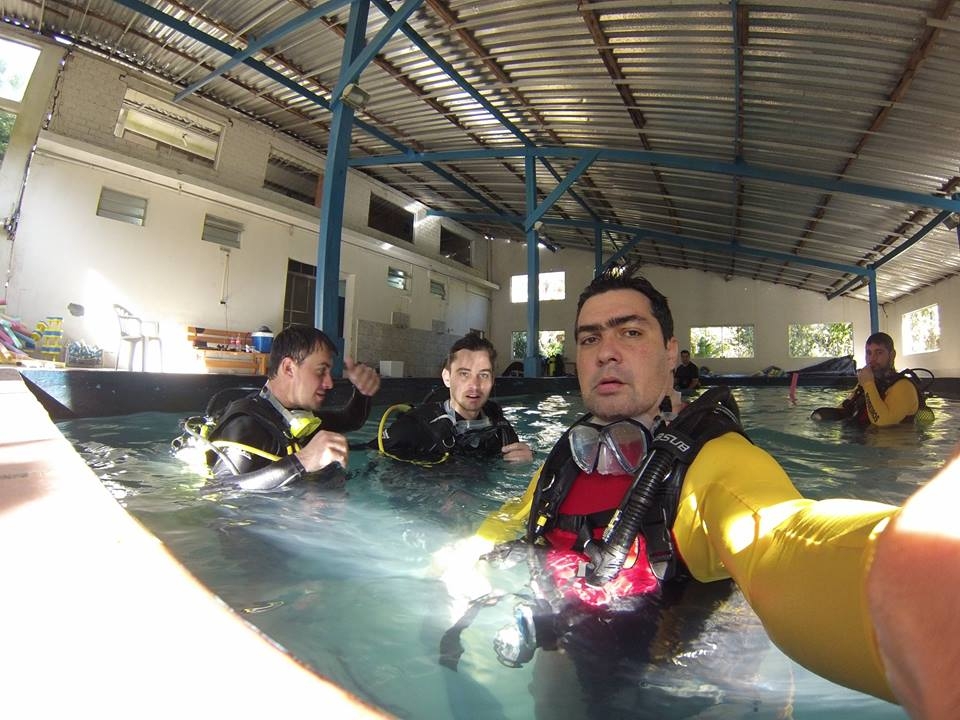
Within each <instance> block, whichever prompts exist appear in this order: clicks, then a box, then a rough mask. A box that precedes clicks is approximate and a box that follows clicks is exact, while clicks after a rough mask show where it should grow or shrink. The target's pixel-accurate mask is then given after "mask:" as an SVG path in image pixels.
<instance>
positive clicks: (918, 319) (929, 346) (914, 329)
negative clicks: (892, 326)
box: [900, 304, 940, 355]
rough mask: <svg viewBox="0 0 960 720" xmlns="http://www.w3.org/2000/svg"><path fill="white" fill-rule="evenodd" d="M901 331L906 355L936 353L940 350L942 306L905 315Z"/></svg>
mask: <svg viewBox="0 0 960 720" xmlns="http://www.w3.org/2000/svg"><path fill="white" fill-rule="evenodd" d="M900 331H901V333H902V334H903V353H904V354H905V355H913V354H915V353H924V352H936V351H937V350H939V349H940V306H939V305H936V304H934V305H927V306H926V307H922V308H920V309H919V310H914V311H913V312H908V313H904V315H903V320H902V323H901V325H900Z"/></svg>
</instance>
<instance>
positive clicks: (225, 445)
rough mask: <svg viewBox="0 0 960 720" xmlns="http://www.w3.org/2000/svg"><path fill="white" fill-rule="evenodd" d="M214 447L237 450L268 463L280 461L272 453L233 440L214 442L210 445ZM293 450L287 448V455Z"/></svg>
mask: <svg viewBox="0 0 960 720" xmlns="http://www.w3.org/2000/svg"><path fill="white" fill-rule="evenodd" d="M210 444H211V445H214V446H215V447H218V448H221V449H224V448H237V449H238V450H242V451H243V452H246V453H249V454H250V455H256V456H257V457H262V458H264V459H266V460H269V461H270V462H276V461H277V460H280V459H281V456H280V455H274V454H273V453H270V452H267V451H266V450H261V449H260V448H256V447H253V446H252V445H244V444H243V443H241V442H236V441H235V440H214V441H213V442H211V443H210ZM294 452H296V451H295V450H293V448H292V446H288V447H287V455H292V454H293V453H294Z"/></svg>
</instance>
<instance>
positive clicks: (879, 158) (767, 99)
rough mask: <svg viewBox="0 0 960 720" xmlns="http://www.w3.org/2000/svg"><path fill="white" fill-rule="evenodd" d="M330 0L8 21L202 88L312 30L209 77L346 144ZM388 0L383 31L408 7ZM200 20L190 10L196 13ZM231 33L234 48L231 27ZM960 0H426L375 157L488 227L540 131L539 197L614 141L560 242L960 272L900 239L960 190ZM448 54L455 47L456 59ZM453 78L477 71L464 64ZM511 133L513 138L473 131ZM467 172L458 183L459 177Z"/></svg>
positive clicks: (809, 270) (224, 3)
mask: <svg viewBox="0 0 960 720" xmlns="http://www.w3.org/2000/svg"><path fill="white" fill-rule="evenodd" d="M320 5H321V3H318V2H316V1H315V0H310V1H309V2H308V1H307V0H248V1H246V2H241V1H237V0H208V1H198V2H195V3H183V2H174V1H162V0H149V1H148V2H141V1H139V0H117V1H111V0H85V1H84V2H80V1H79V0H76V1H74V2H62V1H58V0H45V2H43V3H36V2H23V1H14V0H3V1H2V8H3V15H4V18H5V20H6V21H7V22H16V23H18V24H22V25H26V26H28V27H30V28H32V29H34V30H37V31H40V32H43V33H44V34H47V35H51V34H54V33H61V34H65V35H67V36H69V37H71V38H72V39H73V40H74V41H75V42H77V44H79V45H81V46H85V47H88V48H91V49H95V50H96V51H98V52H101V53H103V54H105V55H108V56H110V57H112V58H115V59H118V60H122V61H124V62H128V63H132V64H134V65H136V66H139V67H142V68H144V69H146V70H149V71H151V72H152V73H155V74H156V75H159V76H161V77H164V78H166V79H168V80H170V81H171V82H173V83H175V84H176V85H178V86H179V88H180V89H183V88H186V87H188V86H189V85H191V84H192V83H195V82H197V81H199V80H200V79H202V78H204V77H205V76H207V75H208V74H209V73H210V72H211V71H213V70H214V69H215V68H217V67H219V66H221V65H223V64H224V63H225V62H226V61H227V60H228V59H229V57H228V55H227V54H225V52H224V50H227V51H229V50H230V48H233V49H234V50H244V49H246V48H247V46H248V43H254V42H257V41H258V39H261V38H271V37H272V36H276V35H277V34H278V29H281V28H283V26H284V24H285V23H293V22H297V20H298V19H300V20H301V23H300V25H301V26H300V27H299V28H298V29H296V30H295V31H294V32H291V33H289V34H287V35H284V36H282V37H275V39H274V42H272V43H270V44H268V45H266V46H265V47H263V48H262V49H260V50H258V51H257V52H254V53H253V55H252V58H253V59H254V60H255V61H256V62H257V63H258V67H250V66H248V65H244V64H240V65H238V66H236V67H233V68H231V69H230V70H228V71H227V72H225V73H224V74H223V75H221V76H219V77H217V78H215V79H213V80H212V81H210V82H209V83H208V84H206V85H204V86H203V87H201V88H200V89H199V90H197V93H198V94H199V95H202V96H204V97H206V98H209V99H211V100H214V101H216V102H219V103H222V104H224V105H227V106H230V107H233V108H236V109H238V110H240V111H241V112H244V113H246V114H247V115H249V116H251V117H254V118H258V119H261V120H263V121H264V122H266V123H268V124H270V125H271V126H273V127H276V128H278V129H280V130H282V131H285V132H288V133H289V134H290V135H292V136H295V137H297V138H299V139H301V140H303V141H305V142H307V143H310V144H311V145H313V146H315V147H317V148H318V149H320V150H321V151H322V150H325V149H326V146H327V143H328V136H329V132H330V120H331V113H330V112H329V110H328V109H326V108H324V107H323V104H322V102H321V103H318V102H316V101H315V98H316V97H320V98H322V99H323V101H327V100H329V98H330V94H331V91H332V89H333V88H334V87H336V85H337V84H338V81H339V77H340V70H341V67H340V66H341V55H342V52H343V37H344V34H345V24H346V22H347V18H348V13H349V5H347V4H343V5H341V6H340V7H339V8H338V9H336V11H333V12H330V13H329V14H327V15H326V16H320V15H319V13H318V12H313V13H312V15H314V16H316V17H310V16H307V17H309V18H310V21H309V22H306V21H305V19H304V15H305V13H309V12H310V11H312V10H314V9H315V8H318V7H320ZM401 7H402V3H400V2H394V3H392V4H388V3H387V2H386V1H385V0H373V2H372V3H371V7H370V11H369V20H368V28H367V40H368V42H369V41H371V40H372V39H373V38H374V37H375V35H376V33H377V32H378V31H379V30H380V29H381V28H382V27H383V26H384V24H385V23H386V18H385V16H384V14H383V9H384V8H385V9H387V10H390V8H392V11H399V10H400V9H401ZM177 23H186V25H188V26H189V28H191V29H190V30H189V32H186V31H187V29H188V28H187V27H186V25H180V26H179V27H171V25H173V26H176V25H177ZM218 43H219V45H218ZM958 57H960V11H958V10H957V8H956V2H955V0H889V1H886V2H854V1H852V0H791V1H790V2H786V1H785V0H768V1H766V2H753V1H750V0H741V1H739V2H709V1H707V0H703V1H700V2H689V1H686V0H662V1H661V2H626V1H624V0H608V1H598V2H587V1H586V0H581V1H580V2H573V1H572V0H529V1H524V2H521V1H520V0H502V1H500V2H489V1H487V2H482V3H481V2H477V1H476V0H424V1H423V3H422V4H421V6H420V7H419V8H418V9H416V10H415V11H414V12H413V14H412V15H411V16H410V18H409V20H408V21H407V24H406V26H405V27H403V28H402V31H401V32H397V33H396V34H394V35H393V37H392V38H391V39H390V40H389V41H388V42H387V43H386V44H385V45H384V46H383V48H382V49H381V51H380V52H379V53H378V54H377V55H376V57H375V58H374V59H373V61H372V62H371V63H370V64H369V65H368V66H367V67H366V68H365V69H364V70H363V72H362V74H361V75H360V78H359V85H360V86H362V88H363V89H364V90H365V91H367V92H368V93H369V94H370V100H369V102H368V104H367V106H366V107H365V109H364V110H363V111H361V112H359V113H357V119H358V120H360V121H362V122H363V123H365V124H366V127H367V128H369V129H371V130H373V131H374V132H372V133H371V132H367V131H364V130H363V129H360V128H355V129H354V132H353V136H352V149H351V157H352V158H353V159H359V158H371V157H377V156H394V157H396V156H399V150H398V147H399V148H408V149H410V150H411V151H414V152H418V153H419V152H429V153H434V154H435V155H432V156H431V157H432V159H433V160H434V162H435V166H436V167H438V168H440V169H442V170H443V171H446V172H445V173H443V174H441V173H438V172H436V171H434V170H433V169H431V167H429V166H425V165H422V164H420V163H413V164H401V163H399V162H398V163H393V164H385V165H376V166H369V167H362V168H361V169H362V170H363V171H364V172H369V173H370V174H372V175H373V176H374V177H376V178H378V179H380V180H382V181H384V182H387V183H389V184H392V185H395V186H396V187H397V188H398V189H399V190H401V191H402V192H404V193H406V194H407V195H411V196H414V197H416V198H418V199H420V200H422V201H423V202H424V203H425V204H427V205H429V206H431V207H433V208H435V209H436V210H438V211H441V212H446V213H449V214H451V215H454V216H456V217H457V218H458V219H460V220H461V222H464V224H466V225H468V226H470V227H472V228H474V229H476V230H477V231H479V232H481V233H484V234H489V235H491V236H496V237H513V238H514V239H517V240H521V239H522V238H523V231H522V228H520V227H518V226H517V225H516V224H512V225H511V224H500V223H497V222H494V220H493V219H492V218H491V217H490V216H491V215H493V214H494V211H496V212H497V213H499V214H500V215H501V216H505V217H507V218H508V219H511V220H513V221H518V220H519V221H521V222H522V218H523V217H524V216H526V215H527V209H526V207H525V184H524V178H525V174H526V170H525V165H524V157H523V156H522V150H523V148H524V147H526V148H531V147H532V148H540V149H541V154H540V159H539V161H538V163H537V185H538V196H539V199H538V202H542V201H543V199H544V198H546V197H547V196H548V195H549V194H550V193H551V192H552V191H553V190H554V188H555V187H556V186H557V184H558V182H559V181H560V180H562V179H564V178H566V177H567V176H568V175H569V174H570V173H571V172H572V171H574V169H575V168H577V166H578V163H579V162H580V161H581V159H582V157H583V153H582V151H583V150H584V149H587V148H594V149H598V150H601V153H600V154H599V155H598V157H597V158H596V159H595V160H594V161H593V162H592V163H591V164H590V165H589V166H588V167H587V169H586V170H585V171H584V172H582V174H579V175H578V176H577V178H576V180H575V181H574V182H573V183H572V184H571V186H570V188H569V190H568V192H566V193H565V194H564V195H563V196H562V197H561V198H560V199H559V200H558V201H557V202H556V203H555V204H554V205H553V206H552V207H551V208H550V209H549V210H548V211H547V212H546V213H545V214H544V216H543V217H542V218H541V219H542V221H543V223H544V225H543V227H542V233H543V235H544V237H545V239H546V240H547V241H548V242H549V243H550V244H552V245H555V246H559V247H561V248H562V247H581V248H592V247H593V245H594V242H595V237H596V230H595V228H599V229H600V230H601V232H602V235H601V237H602V243H603V250H604V257H605V258H609V257H610V256H612V255H613V254H614V253H617V252H619V251H621V250H622V249H623V248H625V247H627V246H629V245H630V243H635V245H634V246H633V248H632V249H630V250H629V255H630V256H631V257H637V258H639V259H641V260H642V261H643V262H645V263H650V264H658V265H666V266H670V267H682V268H697V269H702V270H706V271H708V272H717V273H720V274H722V275H725V276H730V277H732V276H747V277H752V278H757V279H761V280H765V281H770V282H775V283H781V284H784V285H788V286H791V287H796V288H803V289H807V290H812V291H815V292H820V293H824V294H826V295H828V296H830V295H832V294H834V293H837V292H844V293H848V294H851V295H853V296H856V297H861V298H866V297H867V291H866V289H865V288H863V287H858V286H857V284H854V285H853V286H851V283H850V281H851V280H853V279H855V278H856V277H857V274H856V273H855V272H851V271H852V270H853V269H856V268H863V267H873V268H874V269H875V270H876V275H877V281H878V282H877V285H878V298H879V300H880V302H887V301H891V300H895V299H897V298H899V297H901V296H903V295H906V294H909V293H911V292H913V291H915V290H917V289H918V288H921V287H925V286H928V285H930V284H932V283H935V282H937V281H938V280H941V279H943V278H945V277H949V276H951V275H955V274H957V273H958V272H960V254H958V238H957V234H956V231H955V230H951V229H949V228H947V227H945V226H944V225H943V224H940V225H938V226H936V227H935V228H934V229H932V230H929V232H927V233H926V234H925V235H924V236H923V237H922V239H920V240H919V241H918V242H916V243H915V244H912V245H911V246H910V247H909V248H908V249H906V250H905V251H903V252H900V253H899V254H895V255H890V256H889V257H888V254H889V253H891V251H893V250H895V249H897V248H899V247H900V246H901V245H902V244H903V243H905V242H906V241H908V240H909V239H910V238H911V237H912V236H914V235H915V234H916V233H918V231H921V229H922V228H924V226H925V225H927V224H928V223H930V222H931V220H933V219H934V218H935V217H937V216H938V213H946V212H948V211H951V210H955V209H957V208H958V207H960V204H955V205H950V204H949V203H947V204H944V203H942V202H941V204H940V205H939V206H936V203H934V204H933V205H931V203H930V202H929V201H928V200H927V199H928V198H933V197H936V198H940V199H941V200H942V199H943V198H949V197H950V196H951V195H952V194H953V193H954V192H957V191H958V190H960V92H958V91H960V73H958V72H957V70H956V59H957V58H958ZM438 58H440V61H439V62H438V60H437V59H438ZM452 75H456V76H457V79H456V80H455V79H454V78H453V77H452ZM494 149H498V150H503V151H504V154H503V155H502V156H495V155H494V154H493V153H490V152H488V153H486V154H484V155H482V156H475V155H470V154H468V153H460V151H470V150H482V151H491V150H494ZM451 178H453V179H454V180H455V181H456V182H454V181H452V180H451Z"/></svg>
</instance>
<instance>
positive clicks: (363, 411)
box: [317, 388, 373, 433]
mask: <svg viewBox="0 0 960 720" xmlns="http://www.w3.org/2000/svg"><path fill="white" fill-rule="evenodd" d="M372 407H373V399H372V398H371V397H369V396H368V395H364V394H363V393H362V392H360V391H359V390H357V388H353V395H351V396H350V399H349V400H348V401H347V404H346V405H344V406H343V407H338V408H330V409H329V410H327V409H325V408H321V409H320V411H319V412H317V417H319V418H320V421H321V423H320V429H321V430H330V431H332V432H338V433H346V432H351V431H353V430H359V429H360V428H362V427H363V424H364V423H365V422H366V421H367V418H368V417H370V408H372Z"/></svg>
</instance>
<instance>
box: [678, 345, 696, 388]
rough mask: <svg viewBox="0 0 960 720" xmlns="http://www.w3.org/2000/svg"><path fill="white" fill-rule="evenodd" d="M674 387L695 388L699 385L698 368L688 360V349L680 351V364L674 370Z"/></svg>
mask: <svg viewBox="0 0 960 720" xmlns="http://www.w3.org/2000/svg"><path fill="white" fill-rule="evenodd" d="M673 382H674V387H675V388H676V389H677V390H680V391H683V390H695V389H697V388H698V387H700V368H698V367H697V366H696V365H695V364H694V363H692V362H691V361H690V351H689V350H681V351H680V364H679V365H677V367H676V369H675V370H674V380H673Z"/></svg>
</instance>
